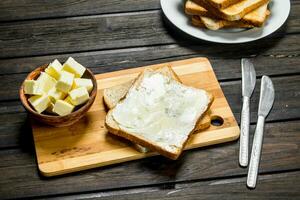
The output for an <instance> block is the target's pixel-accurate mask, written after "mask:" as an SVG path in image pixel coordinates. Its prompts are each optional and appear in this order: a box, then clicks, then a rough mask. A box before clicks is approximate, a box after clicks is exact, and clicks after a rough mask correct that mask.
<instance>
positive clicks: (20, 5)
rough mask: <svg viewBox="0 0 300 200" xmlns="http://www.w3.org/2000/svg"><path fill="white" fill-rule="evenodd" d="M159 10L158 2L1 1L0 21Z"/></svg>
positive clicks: (151, 0)
mask: <svg viewBox="0 0 300 200" xmlns="http://www.w3.org/2000/svg"><path fill="white" fill-rule="evenodd" d="M159 8H160V5H159V0H139V1H136V0H122V1H119V0H101V1H97V0H64V1H37V0H25V1H19V0H2V1H0V21H12V20H24V19H25V20H26V19H42V18H50V17H51V18H53V17H70V16H78V15H95V14H106V13H118V12H132V11H141V10H152V9H159Z"/></svg>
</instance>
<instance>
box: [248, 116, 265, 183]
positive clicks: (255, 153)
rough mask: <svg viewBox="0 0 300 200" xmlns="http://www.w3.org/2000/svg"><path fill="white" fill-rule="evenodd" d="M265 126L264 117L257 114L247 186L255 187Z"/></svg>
mask: <svg viewBox="0 0 300 200" xmlns="http://www.w3.org/2000/svg"><path fill="white" fill-rule="evenodd" d="M264 126H265V117H263V116H258V120H257V125H256V129H255V133H254V139H253V145H252V151H251V158H250V165H249V170H248V177H247V186H248V187H249V188H255V186H256V182H257V174H258V167H259V161H260V155H261V149H262V142H263V134H264Z"/></svg>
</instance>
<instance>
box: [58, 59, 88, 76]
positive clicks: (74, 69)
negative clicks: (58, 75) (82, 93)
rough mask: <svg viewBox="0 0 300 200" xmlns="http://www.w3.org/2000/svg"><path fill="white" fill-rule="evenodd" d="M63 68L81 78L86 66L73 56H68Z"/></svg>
mask: <svg viewBox="0 0 300 200" xmlns="http://www.w3.org/2000/svg"><path fill="white" fill-rule="evenodd" d="M62 69H63V70H65V71H67V72H70V73H72V74H74V75H75V77H76V78H80V77H81V76H82V75H83V73H84V72H85V67H84V66H82V65H81V64H79V63H78V62H77V61H76V60H74V59H73V58H72V57H69V58H68V60H67V61H66V62H65V63H64V65H63V68H62Z"/></svg>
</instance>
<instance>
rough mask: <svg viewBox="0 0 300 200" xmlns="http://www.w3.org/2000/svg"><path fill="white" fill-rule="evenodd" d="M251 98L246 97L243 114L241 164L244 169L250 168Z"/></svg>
mask: <svg viewBox="0 0 300 200" xmlns="http://www.w3.org/2000/svg"><path fill="white" fill-rule="evenodd" d="M249 104H250V98H249V97H246V96H244V98H243V107H242V114H241V136H240V155H239V162H240V165H241V166H242V167H247V166H248V160H249V159H248V154H249V151H248V149H249V125H250V108H249V107H250V105H249Z"/></svg>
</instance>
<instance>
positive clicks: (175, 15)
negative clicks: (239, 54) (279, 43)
mask: <svg viewBox="0 0 300 200" xmlns="http://www.w3.org/2000/svg"><path fill="white" fill-rule="evenodd" d="M184 3H185V0H160V4H161V8H162V10H163V12H164V14H165V16H166V17H167V18H168V19H169V21H171V22H172V23H173V24H174V25H175V26H177V27H178V28H179V29H181V30H182V31H184V32H185V33H187V34H189V35H192V36H194V37H196V38H199V39H202V40H206V41H210V42H217V43H230V44H233V43H244V42H250V41H254V40H258V39H260V38H263V37H266V36H268V35H270V34H271V33H273V32H274V31H276V30H277V29H279V28H280V27H281V26H282V25H283V24H284V22H285V21H286V19H287V18H288V16H289V13H290V7H291V6H290V0H272V1H271V2H270V4H269V9H270V10H271V16H270V17H269V19H268V20H267V22H266V24H265V25H264V26H263V27H262V28H252V29H227V30H225V29H224V30H218V31H211V30H207V29H204V28H199V27H194V26H192V25H191V24H190V19H189V17H188V16H187V15H185V13H184Z"/></svg>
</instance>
